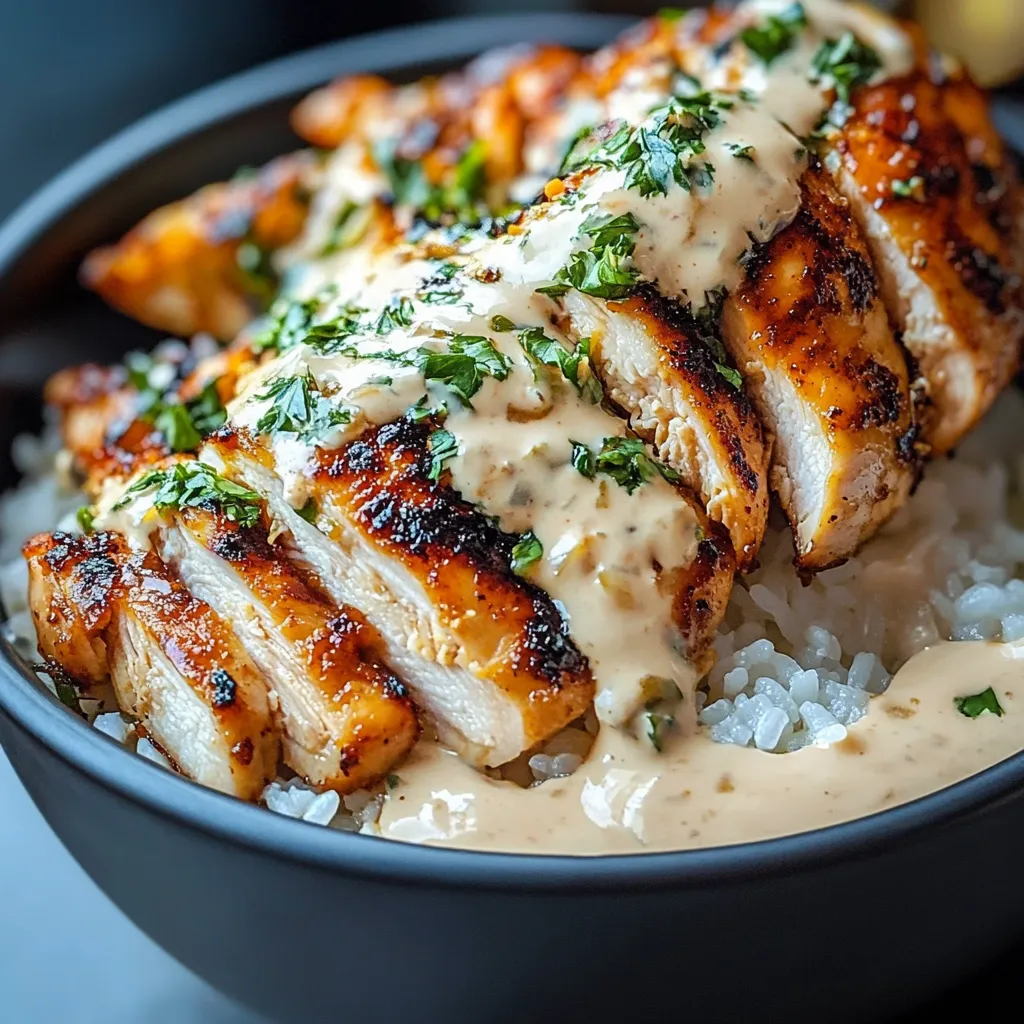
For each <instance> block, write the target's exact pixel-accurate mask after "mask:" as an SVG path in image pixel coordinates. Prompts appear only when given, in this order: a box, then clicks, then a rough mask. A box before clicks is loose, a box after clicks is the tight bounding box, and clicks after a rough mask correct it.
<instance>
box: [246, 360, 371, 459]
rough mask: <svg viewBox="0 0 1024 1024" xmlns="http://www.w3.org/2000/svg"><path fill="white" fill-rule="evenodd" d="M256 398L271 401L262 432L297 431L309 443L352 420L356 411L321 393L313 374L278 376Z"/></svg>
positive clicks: (259, 423)
mask: <svg viewBox="0 0 1024 1024" xmlns="http://www.w3.org/2000/svg"><path fill="white" fill-rule="evenodd" d="M256 401H262V402H267V401H269V402H270V403H271V405H270V407H269V408H268V409H267V411H266V412H265V413H264V414H263V415H262V416H261V417H260V418H259V420H258V421H257V423H256V429H257V430H258V431H259V432H260V433H261V434H281V433H286V434H295V435H297V436H298V438H299V440H301V441H307V442H308V441H312V440H314V439H316V438H318V437H323V436H324V435H325V434H327V433H328V432H329V431H330V430H331V429H333V428H334V427H338V426H344V425H345V424H347V423H350V422H351V421H352V410H351V409H350V408H348V407H347V406H344V405H338V404H337V403H335V402H332V401H331V400H330V399H329V398H326V397H324V396H323V395H322V394H320V392H319V390H318V389H317V383H316V379H315V378H314V377H313V375H312V374H310V373H306V374H304V375H302V376H298V377H276V378H275V379H274V380H273V381H271V382H270V386H269V387H268V388H267V389H266V390H265V391H261V392H260V393H259V394H258V395H256Z"/></svg>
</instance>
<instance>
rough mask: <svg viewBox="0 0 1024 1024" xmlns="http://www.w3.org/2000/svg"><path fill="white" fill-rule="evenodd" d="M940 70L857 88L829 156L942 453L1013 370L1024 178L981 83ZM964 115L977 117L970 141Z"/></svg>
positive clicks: (926, 435) (1018, 333)
mask: <svg viewBox="0 0 1024 1024" xmlns="http://www.w3.org/2000/svg"><path fill="white" fill-rule="evenodd" d="M925 60H927V57H924V56H922V61H925ZM936 71H937V68H933V71H932V72H931V73H929V72H927V71H925V70H923V69H922V70H918V71H915V72H913V73H911V74H910V75H907V76H905V77H903V78H897V79H890V80H888V81H885V82H882V83H881V84H879V85H876V86H871V87H869V88H865V89H863V90H861V91H860V92H859V93H858V94H857V95H856V96H855V97H854V110H853V113H852V115H851V117H850V119H849V120H848V121H847V123H846V125H845V126H844V127H843V129H842V132H841V133H840V135H839V136H838V138H837V139H835V140H834V141H833V142H832V146H833V154H832V158H831V161H830V163H829V166H830V167H833V168H834V170H835V175H836V181H837V183H838V185H839V188H840V189H841V191H842V192H843V194H844V195H845V196H846V197H847V198H848V199H849V200H850V204H851V207H852V209H853V211H854V214H855V215H856V217H857V219H858V221H859V223H860V225H861V228H862V230H863V231H864V234H865V236H866V238H867V241H868V245H869V246H870V249H871V255H872V257H873V259H874V263H875V267H876V268H877V270H878V273H879V277H880V279H881V282H882V295H883V297H884V299H885V303H886V306H887V307H888V310H889V315H890V317H891V318H892V321H893V323H894V325H895V326H896V328H897V330H898V331H899V332H900V334H901V336H902V339H903V344H904V345H905V346H906V348H907V349H908V351H909V352H910V354H911V356H913V357H914V359H915V360H916V362H917V366H918V370H919V371H920V374H921V376H922V378H923V379H924V382H925V386H926V388H927V397H928V399H929V401H930V408H929V409H927V410H925V412H924V414H923V417H922V428H923V440H924V441H926V442H927V443H928V444H929V445H931V448H932V451H933V452H934V453H935V454H941V453H943V452H946V451H949V450H950V449H951V448H952V447H954V446H955V445H956V444H957V442H958V441H959V440H960V439H961V438H962V437H963V435H964V434H965V433H966V432H967V431H968V430H970V428H971V427H972V426H973V425H974V424H975V423H976V422H977V420H978V419H979V418H980V417H981V416H982V414H983V413H984V412H985V410H986V409H987V408H988V407H989V406H990V405H991V404H992V402H993V401H994V399H995V397H996V395H997V394H998V393H999V391H1001V390H1002V388H1003V387H1005V386H1006V384H1007V383H1008V382H1009V381H1010V379H1011V378H1012V376H1013V374H1014V372H1015V371H1016V368H1017V363H1018V354H1019V353H1018V350H1019V347H1020V340H1021V337H1022V336H1024V319H1022V315H1021V308H1020V307H1021V293H1020V288H1021V284H1020V266H1021V253H1022V245H1024V233H1022V231H1021V226H1020V220H1019V212H1018V211H1019V208H1020V202H1021V199H1020V195H1019V193H1020V187H1019V185H1018V184H1017V182H1016V180H1015V175H1014V173H1013V170H1012V168H1011V166H1010V163H1009V159H1008V158H1007V156H1006V155H1005V154H1004V153H1003V151H1002V148H1001V147H1000V146H999V145H998V142H997V140H996V137H995V133H994V131H992V129H991V122H990V121H989V118H988V111H987V109H986V104H985V102H984V100H983V98H982V96H981V94H980V93H979V92H978V91H977V90H976V89H975V87H974V86H973V85H971V84H970V83H969V82H967V81H966V80H965V79H963V78H962V77H957V78H954V79H953V80H952V81H949V82H945V83H944V82H941V81H936V79H935V72H936ZM958 119H959V120H960V122H962V123H963V124H964V126H966V125H968V124H971V123H973V124H974V132H975V136H974V138H973V140H972V138H971V137H970V136H965V135H964V134H962V133H961V131H960V130H958V124H957V121H958ZM979 143H980V144H979Z"/></svg>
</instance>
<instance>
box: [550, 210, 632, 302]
mask: <svg viewBox="0 0 1024 1024" xmlns="http://www.w3.org/2000/svg"><path fill="white" fill-rule="evenodd" d="M639 230H640V225H639V224H638V223H637V222H636V218H635V217H634V216H633V215H632V214H631V213H626V214H623V215H622V216H619V217H612V216H604V217H601V216H592V217H588V218H587V219H586V220H585V221H584V222H583V224H582V226H581V228H580V232H581V234H584V235H587V236H588V237H589V238H590V239H591V243H592V244H591V247H590V248H589V249H581V250H579V251H577V252H574V253H573V254H572V256H571V257H570V258H569V263H568V264H567V265H566V266H564V267H562V269H561V270H559V271H558V273H557V274H556V275H555V284H554V285H550V286H546V287H543V288H538V289H537V291H539V292H541V293H542V294H544V295H549V296H551V297H553V298H557V297H558V296H560V295H564V294H565V293H566V292H567V291H568V290H569V288H575V289H576V290H577V291H579V292H583V293H584V294H586V295H594V296H597V297H598V298H601V299H624V298H626V297H627V296H628V295H629V294H630V293H631V292H632V291H633V289H634V288H635V287H636V284H637V281H638V280H639V277H640V273H639V271H638V270H637V269H636V268H635V267H634V266H633V250H634V249H635V247H636V242H635V240H634V237H633V236H634V235H635V234H636V232H637V231H639Z"/></svg>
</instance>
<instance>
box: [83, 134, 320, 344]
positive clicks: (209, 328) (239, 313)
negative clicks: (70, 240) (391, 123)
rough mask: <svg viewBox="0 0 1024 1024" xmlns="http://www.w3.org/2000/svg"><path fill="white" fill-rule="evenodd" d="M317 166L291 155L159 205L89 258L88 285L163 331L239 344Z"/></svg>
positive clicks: (306, 156)
mask: <svg viewBox="0 0 1024 1024" xmlns="http://www.w3.org/2000/svg"><path fill="white" fill-rule="evenodd" d="M315 163H316V160H315V157H314V156H313V154H311V153H295V154H292V155H291V156H286V157H281V158H279V159H277V160H274V161H272V162H271V163H269V164H268V165H267V166H266V167H264V168H262V169H261V170H260V171H259V172H258V173H253V174H250V175H242V176H238V177H236V178H235V179H233V180H232V181H230V182H226V183H222V184H217V185H208V186H207V187H206V188H203V189H200V190H199V191H198V192H196V193H195V194H194V195H192V196H190V197H189V198H187V199H183V200H181V201H180V202H177V203H171V204H170V205H169V206H164V207H161V208H160V209H159V210H156V211H155V212H153V213H151V214H150V215H149V216H148V217H146V218H145V220H143V221H142V222H141V223H140V224H139V225H138V226H137V227H135V228H133V229H132V230H131V231H130V232H128V234H127V235H125V237H124V238H122V239H121V241H120V242H118V243H117V244H116V245H113V246H110V247H108V248H105V249H97V250H96V251H94V252H92V253H90V255H89V257H88V258H87V259H86V261H85V263H84V264H83V266H82V280H83V281H84V282H85V284H86V285H87V286H88V287H89V288H92V289H93V290H94V291H96V292H98V293H99V294H100V295H101V296H102V297H103V298H104V299H105V300H106V301H107V302H109V303H110V304H111V305H112V306H115V307H116V308H118V309H120V310H122V311H123V312H125V313H127V314H128V315H129V316H131V317H134V318H135V319H136V320H141V321H142V322H143V323H145V324H148V325H149V326H151V327H155V328H157V329H158V330H163V331H168V332H170V333H172V334H177V335H180V336H184V337H188V336H190V335H192V334H195V333H197V332H200V331H205V332H208V333H210V334H212V335H214V337H217V338H224V339H227V338H233V337H234V336H235V335H236V334H237V333H238V332H239V331H240V330H241V329H242V328H243V327H244V326H245V325H246V324H247V323H248V322H249V321H250V320H251V319H252V318H253V316H254V315H255V313H256V312H257V311H259V310H260V309H262V308H264V307H265V306H266V304H267V303H268V302H269V301H270V298H271V297H272V296H273V294H274V292H275V291H276V290H277V283H276V280H275V278H274V274H273V269H272V268H271V267H270V265H269V262H268V255H267V254H268V253H269V252H271V251H272V250H275V249H278V248H280V247H281V246H283V245H286V244H287V243H288V242H290V241H292V240H293V239H294V238H295V236H296V235H298V233H299V231H300V230H301V228H302V225H303V223H304V222H305V219H306V213H307V209H308V193H307V189H308V185H309V181H310V177H311V174H312V172H313V170H314V168H315Z"/></svg>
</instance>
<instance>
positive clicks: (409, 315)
mask: <svg viewBox="0 0 1024 1024" xmlns="http://www.w3.org/2000/svg"><path fill="white" fill-rule="evenodd" d="M415 314H416V308H415V306H413V302H412V299H410V298H408V297H407V296H404V295H403V296H401V297H399V296H397V295H396V296H393V297H392V299H391V301H390V302H389V303H388V304H387V305H386V306H385V307H384V309H383V310H381V314H380V316H379V317H377V322H376V323H375V324H374V327H373V329H374V330H375V331H376V332H377V334H378V335H380V334H390V333H391V332H392V331H395V330H398V329H399V328H401V327H411V326H412V321H413V317H414V316H415Z"/></svg>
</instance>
